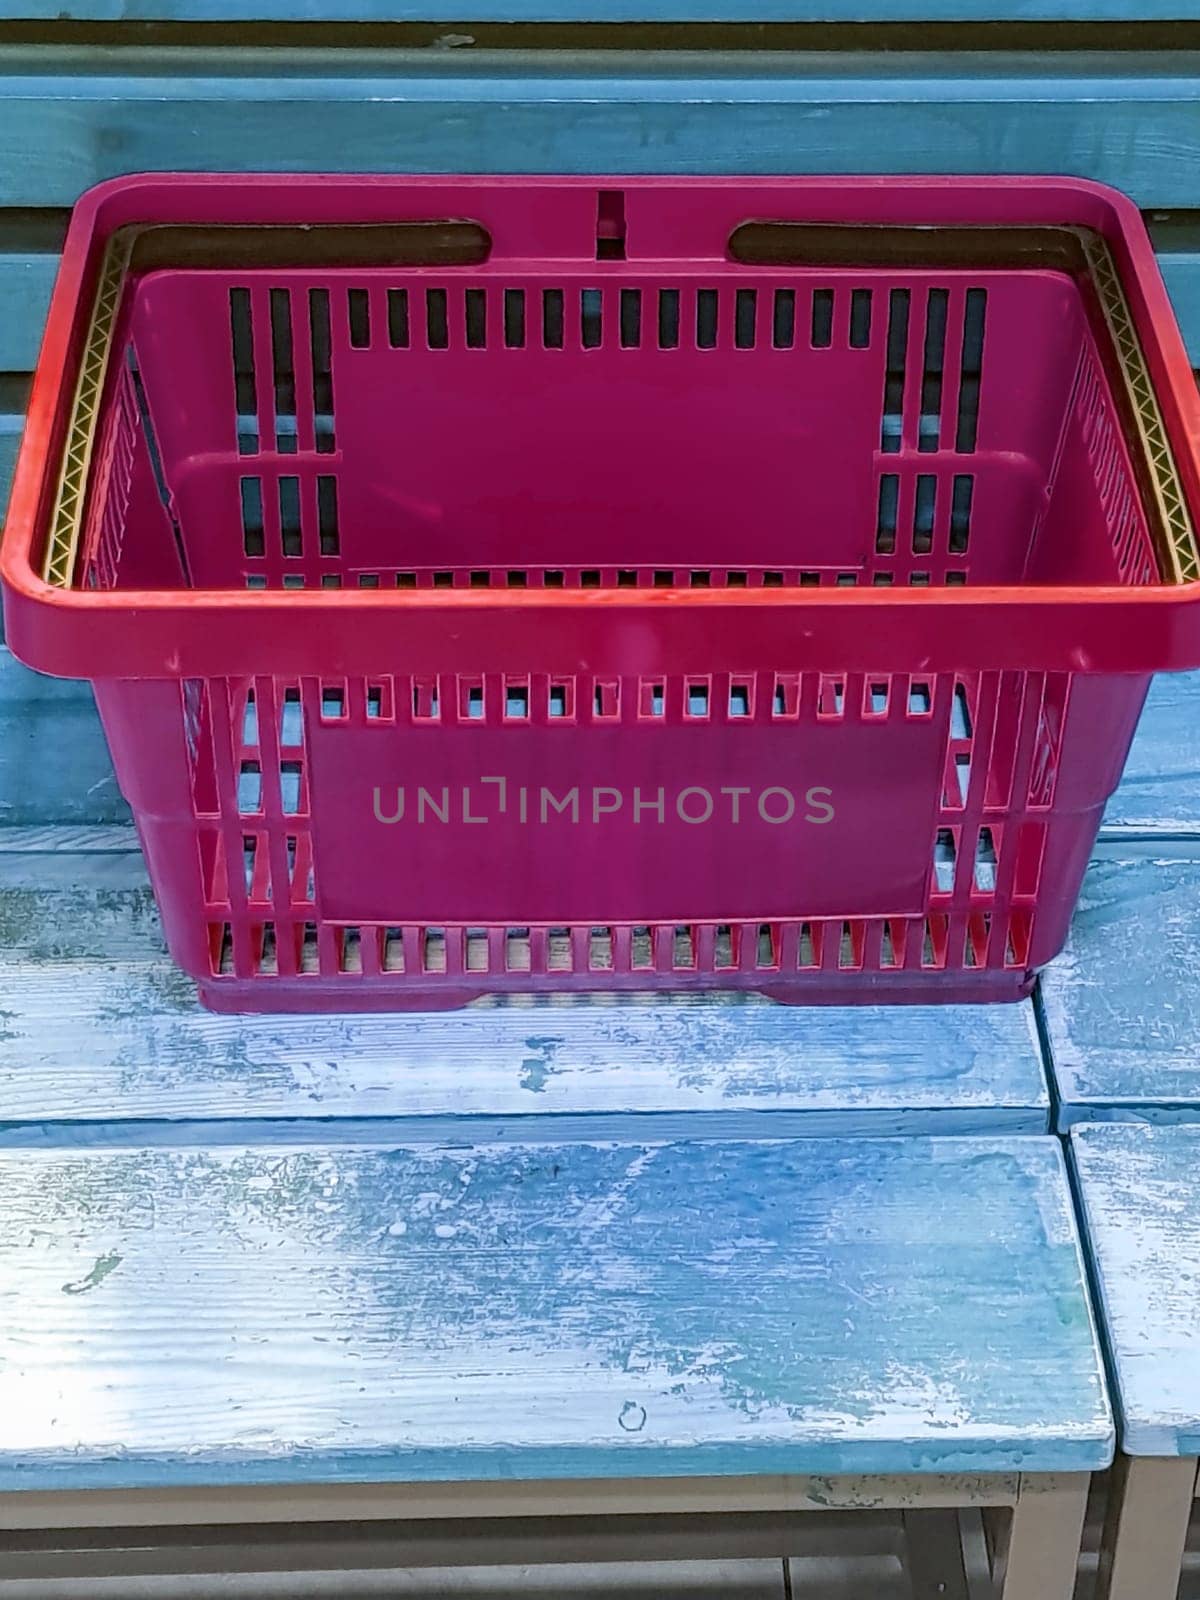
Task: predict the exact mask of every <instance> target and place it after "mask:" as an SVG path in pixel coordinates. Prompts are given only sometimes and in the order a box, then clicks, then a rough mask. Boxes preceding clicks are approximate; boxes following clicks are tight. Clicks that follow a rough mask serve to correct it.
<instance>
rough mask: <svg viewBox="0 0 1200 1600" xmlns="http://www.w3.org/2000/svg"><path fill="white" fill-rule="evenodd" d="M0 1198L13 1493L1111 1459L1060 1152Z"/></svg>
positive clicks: (112, 1189) (379, 1156)
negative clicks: (21, 1489) (218, 1484)
mask: <svg viewBox="0 0 1200 1600" xmlns="http://www.w3.org/2000/svg"><path fill="white" fill-rule="evenodd" d="M0 1196H3V1201H2V1205H3V1227H0V1261H2V1263H3V1270H0V1487H4V1488H15V1487H18V1486H25V1487H29V1488H39V1487H41V1488H45V1487H51V1486H53V1487H58V1488H62V1489H72V1488H84V1487H88V1486H92V1487H106V1488H116V1487H121V1486H131V1485H146V1486H151V1485H153V1486H162V1485H167V1484H171V1483H187V1482H196V1483H205V1482H211V1481H213V1479H214V1478H218V1479H220V1480H222V1481H251V1482H252V1481H267V1482H286V1481H289V1480H296V1481H303V1480H313V1479H329V1478H339V1479H343V1480H354V1479H366V1480H378V1479H403V1480H409V1481H414V1480H415V1481H421V1480H445V1479H461V1480H479V1479H487V1478H492V1477H503V1478H518V1479H519V1478H552V1477H566V1478H573V1477H607V1476H614V1477H630V1476H640V1477H653V1476H657V1475H660V1474H684V1475H688V1474H713V1473H738V1474H740V1473H758V1472H776V1471H779V1472H788V1473H809V1472H817V1473H846V1472H852V1473H853V1472H869V1473H875V1472H878V1473H897V1472H926V1473H927V1472H936V1471H976V1470H982V1471H995V1472H1005V1471H1013V1470H1018V1469H1019V1470H1020V1471H1022V1472H1053V1471H1088V1470H1091V1469H1093V1468H1100V1467H1103V1466H1104V1465H1106V1464H1107V1462H1108V1460H1109V1459H1110V1457H1111V1448H1112V1430H1111V1422H1110V1417H1109V1411H1108V1405H1107V1399H1106V1395H1105V1390H1104V1381H1103V1376H1102V1366H1101V1360H1100V1354H1099V1350H1098V1348H1097V1343H1096V1337H1095V1331H1094V1328H1093V1326H1092V1321H1091V1316H1090V1311H1089V1308H1088V1301H1087V1295H1086V1290H1085V1287H1084V1279H1083V1266H1082V1260H1081V1252H1080V1248H1079V1242H1078V1238H1077V1235H1076V1229H1075V1222H1074V1217H1073V1214H1072V1208H1071V1202H1070V1196H1069V1193H1068V1188H1067V1184H1066V1178H1065V1170H1064V1165H1063V1157H1062V1153H1061V1150H1060V1148H1059V1146H1058V1144H1057V1142H1056V1141H1054V1140H1051V1139H1047V1138H1014V1139H995V1138H990V1139H982V1140H981V1139H970V1140H957V1139H945V1140H941V1139H934V1140H923V1139H903V1140H866V1141H843V1140H799V1141H795V1142H789V1141H770V1142H762V1143H759V1142H740V1143H722V1142H712V1143H708V1142H685V1143H674V1144H653V1143H649V1144H648V1143H637V1144H632V1143H631V1144H618V1145H611V1144H605V1145H598V1144H573V1145H560V1146H557V1147H547V1146H537V1147H534V1148H530V1147H525V1146H520V1145H516V1146H514V1145H508V1146H495V1145H492V1146H488V1145H476V1146H472V1147H468V1148H459V1149H446V1148H440V1149H439V1148H433V1147H429V1146H411V1147H395V1146H393V1145H392V1144H391V1143H390V1142H389V1141H388V1140H387V1139H386V1136H384V1137H381V1138H377V1139H375V1140H372V1141H368V1142H363V1143H359V1142H355V1141H350V1140H346V1139H341V1138H339V1137H338V1136H337V1134H336V1132H334V1131H331V1130H328V1129H322V1130H320V1131H319V1133H318V1136H317V1137H315V1138H314V1139H313V1140H312V1141H311V1142H307V1143H305V1142H301V1143H297V1144H295V1145H294V1146H291V1147H280V1146H271V1147H268V1148H265V1149H259V1148H256V1147H255V1146H254V1145H253V1144H248V1145H244V1146H241V1147H232V1148H226V1149H219V1150H213V1149H210V1150H195V1149H184V1150H171V1149H166V1148H160V1147H149V1148H146V1147H140V1146H139V1145H138V1144H137V1143H136V1141H133V1142H131V1143H130V1145H129V1146H128V1147H127V1148H124V1149H94V1150H88V1151H75V1150H71V1149H59V1150H43V1151H30V1150H22V1151H14V1152H7V1153H5V1154H3V1155H0ZM931 1307H937V1308H938V1312H937V1315H936V1316H935V1315H932V1314H931V1309H930V1308H931Z"/></svg>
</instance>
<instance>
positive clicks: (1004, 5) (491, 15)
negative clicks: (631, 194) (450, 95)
mask: <svg viewBox="0 0 1200 1600" xmlns="http://www.w3.org/2000/svg"><path fill="white" fill-rule="evenodd" d="M5 15H6V16H7V17H9V18H10V19H13V20H34V21H49V22H63V21H68V20H74V21H90V22H250V21H257V20H262V21H269V22H403V21H409V20H412V21H421V22H427V21H437V20H439V19H441V18H445V19H446V20H448V21H451V22H458V21H461V20H462V19H463V18H464V17H467V16H469V17H471V18H472V19H474V20H476V21H480V22H485V21H489V20H495V21H497V22H521V21H536V22H543V21H555V22H557V21H562V22H625V21H639V22H640V21H660V22H669V21H676V20H682V21H706V20H708V21H723V20H726V19H728V20H730V21H734V22H745V21H747V20H750V19H753V20H755V21H762V22H772V21H774V22H785V21H786V22H791V21H799V22H907V21H912V22H991V21H1002V22H1044V21H1051V22H1064V21H1066V22H1124V21H1133V22H1149V21H1155V20H1159V19H1162V20H1167V21H1178V20H1186V19H1188V18H1192V17H1198V16H1200V7H1198V6H1197V5H1196V0H815V3H810V0H751V3H749V4H746V3H744V0H596V3H595V4H594V5H593V6H592V7H591V8H590V9H589V10H587V11H586V12H583V13H581V11H580V6H579V3H578V0H402V3H397V0H250V3H247V0H67V3H65V4H64V0H11V3H10V5H9V6H8V7H7V8H6V11H5Z"/></svg>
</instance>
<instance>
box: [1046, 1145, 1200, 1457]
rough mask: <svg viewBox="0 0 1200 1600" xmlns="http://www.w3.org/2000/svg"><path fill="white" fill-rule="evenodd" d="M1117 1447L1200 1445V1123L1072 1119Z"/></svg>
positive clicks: (1170, 1452) (1146, 1451)
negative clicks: (1117, 1420) (1077, 1124)
mask: <svg viewBox="0 0 1200 1600" xmlns="http://www.w3.org/2000/svg"><path fill="white" fill-rule="evenodd" d="M1071 1150H1072V1156H1073V1160H1074V1163H1075V1169H1076V1173H1077V1175H1078V1193H1079V1198H1080V1204H1081V1207H1082V1215H1083V1220H1084V1225H1085V1229H1086V1237H1087V1241H1088V1248H1089V1251H1090V1254H1091V1257H1092V1263H1093V1266H1094V1269H1095V1283H1096V1287H1097V1290H1098V1293H1099V1302H1100V1311H1101V1316H1102V1319H1103V1323H1104V1329H1105V1334H1106V1339H1107V1344H1108V1350H1109V1355H1110V1359H1111V1362H1112V1370H1113V1373H1114V1376H1115V1379H1116V1388H1117V1395H1116V1398H1117V1400H1118V1405H1119V1412H1120V1416H1121V1448H1122V1449H1123V1450H1124V1451H1125V1453H1126V1454H1127V1455H1133V1456H1160V1457H1161V1456H1197V1455H1200V1196H1198V1191H1197V1187H1196V1172H1197V1167H1198V1165H1200V1127H1195V1126H1193V1127H1170V1128H1162V1127H1158V1128H1156V1127H1146V1126H1138V1125H1133V1124H1127V1125H1124V1126H1120V1125H1115V1124H1114V1125H1109V1126H1095V1127H1084V1128H1076V1129H1075V1130H1074V1132H1073V1133H1072V1136H1071Z"/></svg>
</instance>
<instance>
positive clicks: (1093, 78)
mask: <svg viewBox="0 0 1200 1600" xmlns="http://www.w3.org/2000/svg"><path fill="white" fill-rule="evenodd" d="M1197 77H1200V54H1197V53H1194V52H1190V51H1184V50H1178V51H1158V52H1151V53H1122V52H1114V53H1081V54H1077V55H1076V54H1071V55H1067V56H1064V57H1058V56H1054V55H1038V54H1034V53H1027V54H1023V55H1012V54H987V55H975V54H954V53H943V54H938V55H934V54H929V55H922V54H911V53H895V54H890V53H884V52H880V53H878V54H875V55H863V54H846V55H842V54H839V55H836V56H830V55H828V54H815V53H808V54H788V53H781V52H776V53H772V54H769V55H762V54H754V53H746V54H737V55H730V54H720V53H712V54H705V53H702V52H700V53H685V52H671V53H665V54H664V53H656V52H652V51H643V52H636V53H621V52H592V53H570V52H544V53H542V54H529V53H525V52H516V51H510V52H484V51H465V50H464V51H443V52H437V51H403V50H397V51H389V50H375V51H361V50H347V51H343V52H338V54H337V55H336V57H334V56H331V54H330V52H329V51H327V50H326V51H322V50H313V49H305V50H296V51H289V52H287V53H286V54H282V55H278V54H276V53H274V52H271V51H267V50H230V51H228V52H224V53H221V52H216V51H212V50H201V49H191V50H186V51H181V50H174V51H172V50H167V49H163V50H154V49H150V48H143V49H139V50H124V51H123V50H121V49H119V48H113V49H106V50H103V51H95V50H93V51H86V50H72V49H69V48H66V47H62V48H58V47H54V48H49V47H48V48H41V49H33V48H29V47H17V46H13V47H10V48H7V49H5V50H3V51H0V194H2V195H3V196H4V199H5V201H6V203H7V204H8V205H11V206H47V205H50V206H56V205H69V204H71V203H72V201H73V200H74V199H75V198H76V196H77V195H78V194H79V192H80V190H82V189H84V188H86V187H87V186H88V185H89V184H92V183H95V182H97V181H99V180H100V179H102V178H105V177H109V176H112V175H115V174H119V173H125V172H134V171H138V170H146V169H150V168H157V169H163V168H180V169H187V170H198V169H204V168H209V169H214V168H215V169H222V168H228V169H235V168H244V167H246V166H248V165H252V166H254V167H256V168H258V169H275V170H279V171H301V170H305V169H308V170H312V169H321V168H323V167H324V168H336V169H340V170H361V171H414V172H434V171H437V172H444V171H451V172H453V171H468V172H481V171H492V172H506V171H520V170H527V169H528V168H529V167H530V165H534V166H536V167H538V168H540V169H542V170H548V171H555V170H558V171H564V172H587V171H592V172H612V173H620V172H660V171H672V172H703V171H708V172H722V171H725V172H745V173H753V172H761V173H779V172H805V171H811V172H831V171H841V170H845V169H846V168H847V167H851V168H856V169H859V170H866V169H874V170H876V171H879V170H892V171H897V172H928V171H931V170H932V171H939V170H941V171H946V172H964V173H968V172H1022V171H1024V172H1043V173H1050V172H1056V173H1057V172H1072V173H1077V174H1079V175H1081V176H1087V177H1093V178H1098V179H1102V180H1104V181H1107V182H1109V183H1112V184H1115V185H1116V186H1117V187H1119V188H1121V189H1124V190H1125V191H1126V192H1127V193H1129V194H1131V195H1133V196H1134V197H1135V198H1136V199H1137V200H1138V201H1139V203H1140V204H1142V205H1146V206H1158V207H1171V206H1176V207H1179V206H1194V205H1196V204H1197V203H1198V200H1200V117H1198V116H1197V112H1196V99H1197V91H1196V81H1197Z"/></svg>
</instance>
